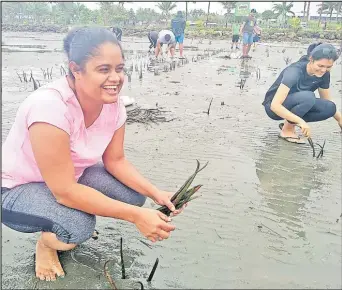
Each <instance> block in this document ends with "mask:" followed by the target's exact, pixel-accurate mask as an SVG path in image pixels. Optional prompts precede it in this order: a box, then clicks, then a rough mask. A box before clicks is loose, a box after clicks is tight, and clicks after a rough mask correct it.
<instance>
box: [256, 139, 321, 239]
mask: <svg viewBox="0 0 342 290" xmlns="http://www.w3.org/2000/svg"><path fill="white" fill-rule="evenodd" d="M310 154H311V152H310V147H309V146H308V145H302V146H298V145H295V144H290V143H286V142H284V141H283V140H274V138H268V139H266V145H265V146H264V148H263V151H262V152H261V154H260V156H259V158H258V160H256V174H257V176H258V178H259V181H260V187H259V193H260V194H261V195H262V196H263V198H264V201H265V205H266V207H267V208H268V209H266V211H267V212H269V209H270V210H271V214H274V215H276V217H277V219H278V220H279V222H280V223H285V224H286V225H287V227H288V229H290V230H291V231H293V232H294V233H295V234H296V235H298V236H299V237H303V238H305V232H304V231H303V228H302V225H301V222H302V220H301V218H302V215H303V213H302V212H303V211H304V210H305V203H306V202H307V201H308V198H309V196H310V192H311V190H312V189H315V190H317V189H319V188H320V187H321V186H322V184H321V183H320V182H319V180H317V177H318V175H316V174H317V172H318V173H319V174H321V173H322V169H321V170H320V169H319V168H315V166H314V165H313V164H316V162H315V159H312V160H311V159H310V158H309V155H310Z"/></svg>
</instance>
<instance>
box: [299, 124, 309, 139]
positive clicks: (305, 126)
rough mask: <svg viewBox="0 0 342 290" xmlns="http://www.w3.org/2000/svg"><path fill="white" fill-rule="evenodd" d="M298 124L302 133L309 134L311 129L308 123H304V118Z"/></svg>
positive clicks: (306, 135)
mask: <svg viewBox="0 0 342 290" xmlns="http://www.w3.org/2000/svg"><path fill="white" fill-rule="evenodd" d="M298 126H299V127H300V128H301V130H302V133H303V135H304V136H305V137H310V136H311V129H310V126H309V124H308V123H306V122H305V121H304V120H303V121H301V122H300V123H298Z"/></svg>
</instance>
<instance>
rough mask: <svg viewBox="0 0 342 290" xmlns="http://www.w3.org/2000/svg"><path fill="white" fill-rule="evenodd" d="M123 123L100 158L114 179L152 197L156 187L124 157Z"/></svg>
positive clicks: (156, 190)
mask: <svg viewBox="0 0 342 290" xmlns="http://www.w3.org/2000/svg"><path fill="white" fill-rule="evenodd" d="M124 136H125V125H123V126H122V127H121V128H120V129H118V130H117V131H116V132H115V134H114V136H113V138H112V140H111V142H110V143H109V145H108V147H107V149H106V151H105V152H104V154H103V157H102V160H103V164H104V166H105V168H106V170H107V171H108V172H109V173H110V174H112V175H113V176H114V177H115V178H116V179H118V180H119V181H121V182H122V183H123V184H125V185H126V186H128V187H130V188H132V189H134V190H135V191H137V192H139V193H141V194H142V195H145V196H147V197H150V198H153V197H154V194H155V193H156V192H158V189H157V188H156V187H155V186H154V185H153V184H151V183H150V182H149V181H148V180H147V179H146V178H144V177H143V176H142V175H141V174H140V173H139V172H138V171H137V169H136V168H135V167H134V166H133V165H132V164H131V163H130V162H129V161H128V160H127V159H126V158H125V153H124V145H123V144H124Z"/></svg>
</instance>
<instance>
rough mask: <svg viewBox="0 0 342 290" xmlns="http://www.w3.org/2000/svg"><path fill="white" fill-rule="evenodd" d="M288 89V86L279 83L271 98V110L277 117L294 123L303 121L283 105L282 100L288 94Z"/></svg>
mask: <svg viewBox="0 0 342 290" xmlns="http://www.w3.org/2000/svg"><path fill="white" fill-rule="evenodd" d="M289 91H290V88H289V87H287V86H286V85H284V84H280V86H279V88H278V90H277V92H276V94H275V96H274V98H273V100H272V103H271V110H272V111H273V112H274V113H276V114H277V115H278V116H279V117H281V118H283V119H285V120H288V121H291V122H294V123H296V124H299V123H301V122H303V121H304V120H303V119H302V118H300V117H298V116H297V115H295V114H293V113H292V112H290V111H289V110H288V109H286V108H285V107H284V106H283V102H284V101H285V99H286V97H287V96H288V94H289Z"/></svg>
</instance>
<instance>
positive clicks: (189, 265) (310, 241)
mask: <svg viewBox="0 0 342 290" xmlns="http://www.w3.org/2000/svg"><path fill="white" fill-rule="evenodd" d="M23 35H26V34H25V33H16V34H15V33H4V34H3V38H4V40H3V41H4V42H5V43H6V44H9V45H11V44H27V45H46V46H47V49H51V50H54V49H60V48H61V46H62V42H61V40H62V37H63V35H56V34H51V35H50V34H44V35H42V39H44V40H42V41H40V42H39V41H38V40H35V39H34V40H29V39H25V38H22V36H23ZM32 35H33V34H32ZM15 36H21V38H19V37H17V38H16V37H15ZM35 37H36V38H39V37H38V36H37V35H36V36H35ZM135 40H139V42H138V41H137V42H136V41H135ZM146 40H147V39H146ZM23 41H25V43H23ZM308 45H309V43H307V44H298V45H297V44H296V43H287V44H284V47H286V50H285V51H283V48H282V47H281V46H279V44H278V45H272V43H264V44H261V45H259V46H258V47H257V48H256V50H255V51H252V52H251V55H252V59H247V60H241V59H233V58H230V59H229V58H224V56H225V55H230V53H231V51H230V39H229V40H227V41H212V43H211V44H209V40H203V41H202V43H197V42H196V43H195V41H194V43H192V44H191V46H196V47H198V49H197V50H191V49H190V50H185V54H186V57H187V59H188V60H189V61H188V63H185V64H183V65H180V66H179V67H178V66H177V65H176V69H175V70H168V71H163V70H161V71H160V74H157V75H155V74H154V71H150V70H149V69H148V66H149V65H148V64H149V63H148V54H147V50H148V46H149V44H148V42H147V41H146V42H145V39H130V38H129V39H128V41H124V42H123V47H124V49H125V51H127V54H126V58H127V65H126V67H128V68H130V67H131V66H132V64H133V69H132V71H131V76H130V78H131V80H130V82H128V75H126V83H125V86H124V88H123V91H122V95H128V96H132V97H134V98H135V100H136V105H134V106H132V108H133V109H134V108H136V106H139V107H143V108H156V104H157V105H158V107H162V108H163V109H165V110H167V111H169V112H170V114H171V115H172V117H174V118H175V119H174V120H172V121H171V122H162V123H158V125H157V124H152V126H148V127H146V126H145V125H144V124H140V123H136V122H133V123H131V124H128V125H127V128H126V131H127V133H126V138H125V151H126V155H127V158H128V159H129V160H131V161H132V163H133V164H135V165H136V167H137V168H138V170H139V171H140V172H142V173H143V174H144V175H145V176H146V177H147V178H149V179H150V180H151V181H152V182H153V183H154V184H156V185H157V186H158V187H160V188H161V189H164V190H170V191H176V190H177V189H178V188H179V186H180V185H181V184H182V183H183V182H184V177H185V176H189V175H190V174H191V173H192V171H193V167H194V164H195V162H196V159H198V160H199V161H200V162H201V163H203V164H204V163H205V162H206V161H209V165H208V167H207V168H206V170H205V171H203V172H201V173H199V174H198V176H197V177H196V179H197V182H198V184H203V186H202V188H201V190H200V195H201V197H200V198H198V199H196V200H194V201H192V202H191V204H190V205H189V206H188V207H187V208H186V210H185V212H184V213H183V214H182V215H181V216H179V217H176V218H174V221H173V222H174V224H175V225H176V227H177V229H176V230H175V231H174V232H173V233H172V235H171V237H170V239H168V240H166V241H163V242H162V243H157V244H151V243H150V242H148V241H147V240H145V239H144V238H143V237H142V236H141V235H140V234H139V232H138V231H137V230H136V228H135V227H134V226H133V225H131V224H128V223H126V222H122V221H116V220H112V219H108V218H102V217H98V218H97V226H96V228H97V230H98V231H99V237H98V239H97V240H93V239H90V240H89V241H87V242H86V243H84V244H82V245H80V246H79V247H77V248H76V249H75V250H73V251H71V252H67V253H62V254H61V262H62V264H63V266H64V268H65V270H66V273H67V275H66V277H65V278H64V279H59V280H57V281H56V282H53V283H48V282H37V280H36V279H35V278H34V260H33V254H34V248H35V240H36V238H37V234H22V233H17V232H14V231H12V230H11V229H9V228H7V227H6V226H2V246H3V248H2V258H3V259H2V266H3V267H2V288H3V289H32V288H33V287H35V288H36V289H57V288H58V289H75V288H76V289H110V285H109V283H108V281H107V280H106V278H105V276H104V273H103V265H104V263H105V261H106V260H108V259H113V262H111V263H109V265H108V267H109V271H110V273H111V274H112V276H113V279H117V280H118V281H119V282H118V283H123V284H122V285H123V286H120V287H123V288H126V289H132V287H136V286H132V284H130V283H134V281H142V282H143V283H144V286H145V288H146V289H153V288H155V289H182V288H183V289H185V288H187V289H189V288H191V289H194V288H197V289H199V288H202V289H203V288H211V289H214V288H221V289H222V288H225V289H227V288H235V289H236V288H244V289H246V288H254V289H255V288H278V289H279V288H298V289H303V288H312V289H317V288H335V289H336V288H341V262H342V261H341V257H342V255H341V221H340V219H341V217H340V216H341V133H340V128H339V127H338V125H337V123H336V121H335V120H334V119H329V120H327V121H325V122H320V123H314V124H312V125H311V128H312V137H313V140H315V142H317V143H319V144H323V142H324V140H326V144H325V147H324V156H323V157H322V158H319V159H317V158H313V157H312V149H311V147H310V145H309V144H305V145H300V146H298V145H295V144H290V143H288V142H284V141H283V140H280V139H279V138H278V137H277V136H278V133H279V128H278V122H275V121H272V120H270V119H269V118H268V117H267V115H266V113H265V111H264V108H263V106H262V105H261V103H262V101H263V98H264V94H265V92H266V90H267V89H268V87H269V86H270V85H271V84H272V83H273V81H274V80H275V78H276V76H277V74H279V73H280V71H281V70H282V69H283V68H284V67H285V61H284V60H285V59H286V58H290V59H291V60H292V61H295V60H297V59H299V58H300V56H301V53H302V52H304V51H306V47H307V46H308ZM208 50H211V51H216V54H214V55H210V56H208V57H203V58H202V57H201V56H199V55H205V53H206V52H207V51H208ZM145 52H146V53H145ZM139 55H140V56H139ZM192 59H194V60H195V59H196V61H192ZM2 61H3V64H2V76H3V86H2V97H3V99H2V139H3V140H4V138H5V137H6V136H7V134H8V130H9V129H10V126H11V124H12V122H13V120H14V118H15V114H16V110H17V108H18V106H19V105H20V103H21V102H22V100H23V99H25V97H26V96H27V95H28V93H29V92H31V91H32V90H33V86H32V83H25V82H20V80H19V78H18V76H17V73H16V72H19V73H21V72H22V71H25V72H27V73H28V74H29V73H30V70H32V72H33V75H34V76H35V78H36V79H38V80H39V81H41V83H42V84H44V83H46V82H49V81H51V79H47V78H46V79H44V77H43V72H42V70H41V68H44V69H46V68H48V67H49V68H51V67H53V68H54V69H53V72H52V80H54V79H56V78H58V77H61V72H60V67H61V66H63V65H64V67H66V66H65V56H64V55H63V53H61V52H58V51H56V52H53V53H44V54H40V53H36V52H21V57H20V58H19V57H18V55H17V53H13V52H8V51H5V52H4V51H3V52H2ZM136 63H137V64H138V69H137V70H135V64H136ZM140 63H141V64H142V65H141V67H142V69H140ZM144 63H145V65H144ZM158 65H164V64H163V63H160V64H158ZM141 71H143V75H142V77H140V74H141V73H140V72H141ZM331 94H332V96H333V98H334V100H335V101H336V103H337V105H338V107H339V108H341V99H340V96H341V64H340V62H339V61H337V63H336V65H335V66H334V67H333V69H332V72H331ZM209 104H210V112H209V114H208V109H209ZM128 109H131V108H128ZM145 206H146V207H153V205H152V202H151V201H147V203H146V205H145ZM154 208H156V207H154ZM120 237H123V239H124V241H125V243H124V245H125V247H124V256H125V259H126V261H125V264H126V274H127V275H128V279H125V280H126V281H121V279H120V278H121V268H120ZM140 240H142V241H143V242H144V243H145V244H144V243H143V242H141V241H140ZM146 244H148V245H149V246H146ZM156 258H159V265H158V268H157V270H156V273H155V275H154V278H153V280H152V282H151V283H148V282H147V281H146V280H147V278H148V275H149V273H150V271H151V269H152V267H153V264H154V262H155V260H156ZM120 285H121V284H120ZM130 287H131V288H130ZM137 289H139V288H137Z"/></svg>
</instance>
